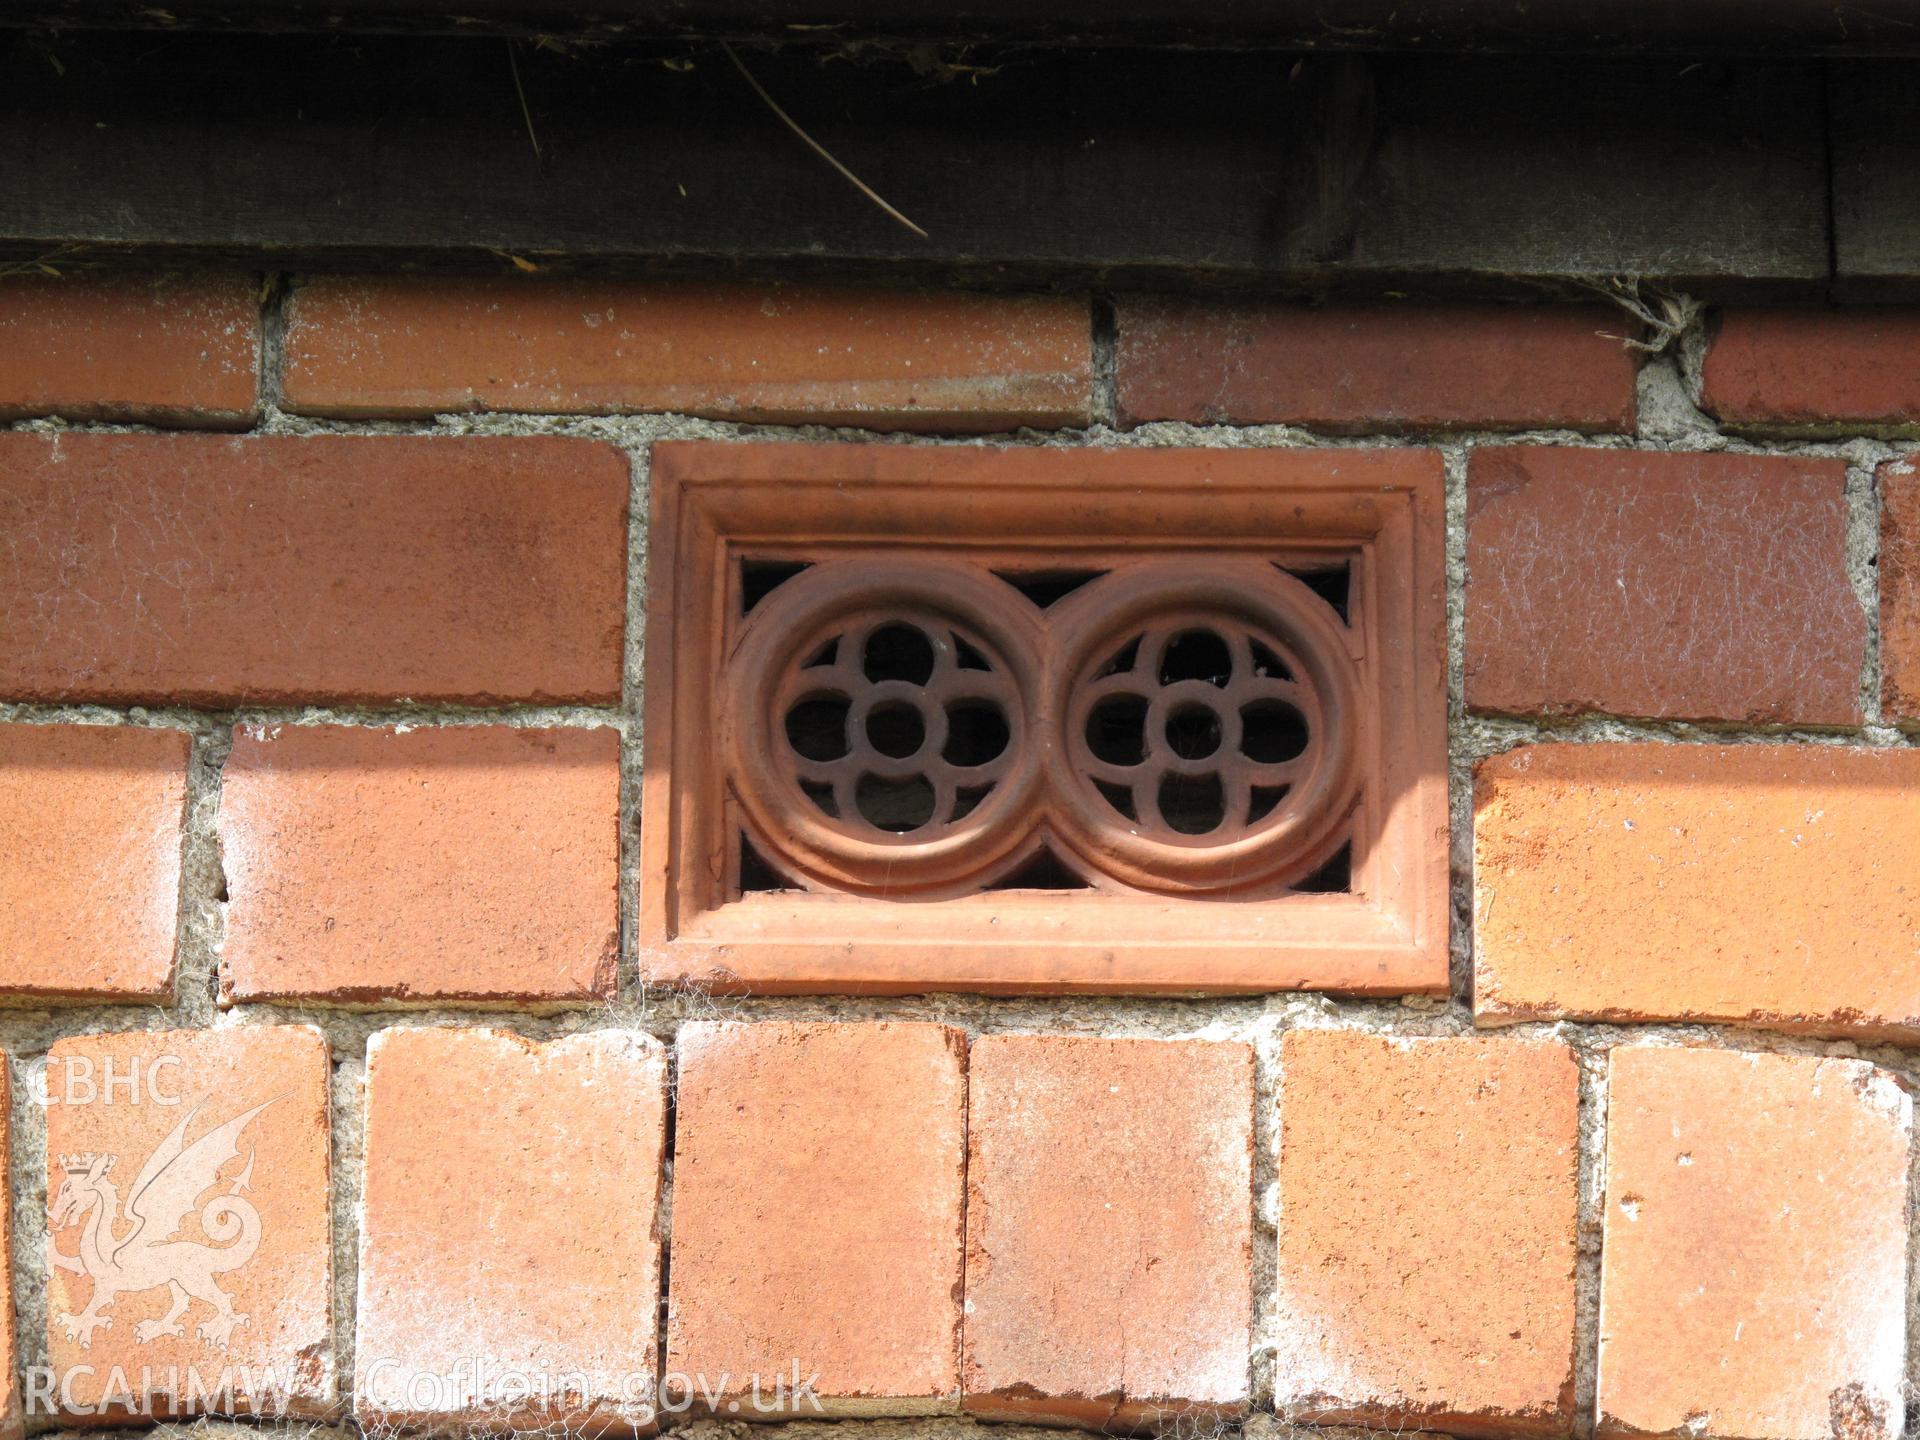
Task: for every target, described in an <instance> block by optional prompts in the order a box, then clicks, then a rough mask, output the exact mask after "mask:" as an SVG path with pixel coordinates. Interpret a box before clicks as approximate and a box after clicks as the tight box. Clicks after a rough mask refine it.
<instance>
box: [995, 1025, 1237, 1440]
mask: <svg viewBox="0 0 1920 1440" xmlns="http://www.w3.org/2000/svg"><path fill="white" fill-rule="evenodd" d="M968 1117H969V1129H968V1141H967V1144H968V1162H967V1322H966V1330H965V1337H964V1340H965V1352H964V1360H963V1364H962V1381H963V1384H964V1386H965V1389H966V1396H967V1398H966V1406H967V1409H968V1410H970V1411H973V1412H974V1413H976V1414H979V1415H982V1416H986V1417H988V1418H992V1419H1035V1420H1043V1421H1048V1422H1052V1423H1067V1424H1080V1425H1094V1426H1103V1427H1115V1428H1131V1427H1134V1426H1138V1425H1141V1424H1146V1423H1152V1422H1155V1421H1158V1420H1166V1419H1172V1418H1174V1417H1185V1418H1189V1419H1191V1418H1194V1417H1196V1416H1206V1415H1219V1416H1231V1415H1234V1414H1237V1413H1239V1412H1240V1411H1242V1410H1244V1409H1245V1407H1246V1404H1247V1398H1248V1369H1247V1367H1248V1357H1249V1353H1250V1351H1251V1348H1252V1313H1253V1295H1252V1268H1253V1237H1252V1158H1253V1052H1252V1050H1251V1049H1250V1048H1248V1047H1247V1046H1245V1045H1237V1044H1227V1043H1222V1042H1216V1041H1201V1040H1191V1041H1166V1040H1096V1039H1084V1038H1078V1037H1070V1036H1060V1035H1043V1036H1029V1035H1022V1036H989V1037H987V1038H985V1039H982V1040H979V1041H976V1042H975V1044H974V1047H973V1054H972V1058H971V1061H970V1085H969V1091H968Z"/></svg>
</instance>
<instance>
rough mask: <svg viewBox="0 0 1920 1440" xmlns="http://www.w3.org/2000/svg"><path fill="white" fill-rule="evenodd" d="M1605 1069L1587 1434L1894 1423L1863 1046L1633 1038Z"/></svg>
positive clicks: (1896, 1240)
mask: <svg viewBox="0 0 1920 1440" xmlns="http://www.w3.org/2000/svg"><path fill="white" fill-rule="evenodd" d="M1610 1068H1611V1078H1610V1080H1609V1082H1608V1087H1607V1092H1608V1100H1607V1204H1606V1236H1605V1245H1604V1249H1603V1251H1602V1259H1601V1281H1600V1380H1599V1407H1598V1413H1599V1431H1600V1433H1601V1434H1602V1435H1606V1436H1640V1435H1684V1436H1688V1437H1729V1440H1731V1437H1739V1440H1807V1437H1813V1436H1835V1437H1845V1440H1882V1437H1884V1440H1891V1437H1893V1436H1897V1435H1899V1434H1900V1432H1901V1427H1902V1422H1903V1420H1904V1415H1903V1408H1904V1404H1905V1401H1904V1398H1903V1395H1902V1389H1901V1370H1902V1365H1903V1362H1904V1357H1905V1350H1906V1314H1905V1289H1906V1272H1907V1154H1908V1147H1909V1143H1910V1139H1911V1133H1912V1102H1911V1101H1910V1100H1909V1098H1908V1097H1907V1095H1906V1094H1905V1093H1904V1092H1903V1091H1902V1090H1901V1088H1900V1086H1899V1084H1898V1082H1896V1081H1895V1079H1894V1078H1893V1076H1892V1075H1890V1074H1889V1073H1887V1072H1886V1071H1883V1070H1879V1069H1876V1068H1875V1067H1874V1066H1872V1065H1869V1064H1867V1063H1865V1062H1864V1061H1860V1060H1837V1059H1823V1058H1821V1057H1818V1056H1812V1055H1740V1054H1732V1053H1727V1052H1723V1051H1709V1050H1672V1049H1655V1048H1651V1047H1644V1046H1623V1047H1620V1048H1617V1049H1615V1050H1614V1051H1613V1053H1612V1056H1611V1060H1610Z"/></svg>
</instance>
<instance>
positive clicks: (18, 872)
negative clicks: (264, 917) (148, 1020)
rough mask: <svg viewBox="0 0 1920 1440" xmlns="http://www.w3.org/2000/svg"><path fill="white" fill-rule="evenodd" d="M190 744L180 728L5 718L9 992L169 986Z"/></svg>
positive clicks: (150, 994) (152, 995) (0, 966)
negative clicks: (28, 722) (18, 722)
mask: <svg viewBox="0 0 1920 1440" xmlns="http://www.w3.org/2000/svg"><path fill="white" fill-rule="evenodd" d="M188 749H189V744H188V740H187V736H186V735H185V733H184V732H182V731H179V730H148V729H144V728H141V727H137V726H132V725H0V994H3V995H13V996H21V997H29V996H31V997H34V998H38V999H56V998H64V999H80V998H88V999H103V1000H142V999H157V998H161V997H164V996H167V995H168V994H169V993H170V992H171V990H172V986H173V954H174V928H175V917H176V914H177V912H178V910H179V905H180V841H181V833H180V832H181V822H182V820H183V818H184V814H183V812H184V810H185V806H186V794H187V752H188Z"/></svg>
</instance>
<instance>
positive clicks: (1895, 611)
mask: <svg viewBox="0 0 1920 1440" xmlns="http://www.w3.org/2000/svg"><path fill="white" fill-rule="evenodd" d="M1875 478H1876V480H1877V481H1878V484H1879V487H1880V564H1879V574H1880V711H1881V715H1882V717H1883V718H1884V719H1886V720H1889V721H1893V722H1895V723H1898V724H1913V723H1915V722H1920V472H1916V470H1915V468H1914V462H1913V461H1912V460H1910V459H1904V460H1889V461H1888V462H1887V463H1886V464H1884V465H1882V466H1881V467H1880V469H1879V471H1878V473H1877V475H1876V477H1875Z"/></svg>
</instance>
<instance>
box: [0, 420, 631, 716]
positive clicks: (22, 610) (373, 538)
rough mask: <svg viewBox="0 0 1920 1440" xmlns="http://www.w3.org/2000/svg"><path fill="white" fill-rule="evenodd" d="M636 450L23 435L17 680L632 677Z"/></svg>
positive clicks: (187, 687)
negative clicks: (628, 603)
mask: <svg viewBox="0 0 1920 1440" xmlns="http://www.w3.org/2000/svg"><path fill="white" fill-rule="evenodd" d="M627 490H628V466H627V460H626V457H625V456H624V455H622V454H620V452H618V451H617V450H614V449H612V448H611V447H608V446H601V445H595V444H591V443H589V442H585V441H577V440H561V439H534V440H522V439H508V438H501V439H492V438H486V439H447V438H416V437H404V436H377V437H361V436H313V437H300V438H295V437H272V438H262V439H233V438H228V437H224V436H218V437H216V436H202V435H36V434H14V435H0V534H4V535H6V536H7V537H8V550H7V564H6V565H5V566H4V567H0V635H5V636H6V637H7V643H6V644H5V645H0V699H4V700H51V701H58V700H101V701H109V702H128V701H132V702H144V701H154V702H163V703H169V704H205V705H223V704H232V703H235V702H241V703H245V702H274V701H288V702H302V701H325V700H332V701H350V700H396V699H412V700H418V701H459V702H470V703H475V704H486V703H497V702H501V701H516V700H518V701H563V700H600V701H605V700H611V699H614V698H616V697H617V696H618V695H619V693H620V652H621V636H622V631H623V625H622V611H623V607H624V604H625V595H626V510H627Z"/></svg>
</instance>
